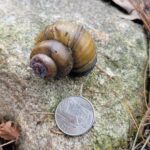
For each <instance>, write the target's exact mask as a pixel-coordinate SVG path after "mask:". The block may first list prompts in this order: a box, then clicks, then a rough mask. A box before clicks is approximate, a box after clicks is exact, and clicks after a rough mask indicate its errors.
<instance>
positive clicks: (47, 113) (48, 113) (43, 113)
mask: <svg viewBox="0 0 150 150" xmlns="http://www.w3.org/2000/svg"><path fill="white" fill-rule="evenodd" d="M29 114H42V115H54V113H51V112H29Z"/></svg>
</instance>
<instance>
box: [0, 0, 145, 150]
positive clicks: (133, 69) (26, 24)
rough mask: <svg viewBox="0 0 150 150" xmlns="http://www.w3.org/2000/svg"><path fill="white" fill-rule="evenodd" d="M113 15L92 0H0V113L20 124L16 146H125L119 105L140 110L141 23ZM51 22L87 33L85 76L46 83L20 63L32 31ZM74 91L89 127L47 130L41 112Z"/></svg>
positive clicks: (24, 149) (124, 115)
mask: <svg viewBox="0 0 150 150" xmlns="http://www.w3.org/2000/svg"><path fill="white" fill-rule="evenodd" d="M118 14H121V12H119V11H118V10H117V9H116V8H114V7H113V6H111V5H109V4H108V3H105V2H103V1H98V0H82V1H81V0H76V1H75V0H63V1H59V0H55V1H53V0H49V1H47V0H42V1H40V0H37V1H34V0H22V1H19V0H7V1H5V2H4V1H3V0H0V22H1V23H0V37H1V38H0V45H1V46H0V87H1V90H0V103H1V106H0V115H1V116H8V117H10V118H12V119H14V120H16V121H17V122H18V123H19V124H20V125H21V128H22V135H21V139H20V144H19V149H21V150H31V149H33V150H34V149H35V150H36V149H40V150H42V149H43V150H44V149H45V150H46V149H52V150H63V149H65V150H70V149H72V150H81V149H82V150H92V149H95V150H98V149H101V150H105V149H113V150H117V149H122V148H123V146H124V145H126V142H127V136H128V130H129V127H130V124H131V122H132V121H130V116H129V113H128V109H127V108H126V106H127V104H128V105H129V106H130V108H131V110H132V112H133V113H134V112H135V111H136V112H137V110H138V111H139V112H141V111H142V103H141V101H142V100H143V96H142V95H141V94H140V93H142V91H143V72H144V66H145V58H146V42H145V39H144V38H145V37H144V33H143V29H142V27H141V26H140V25H138V24H136V23H133V22H130V21H128V20H123V19H121V18H119V17H118ZM59 19H61V20H72V21H76V22H78V23H80V24H83V25H84V26H85V28H86V29H87V30H89V31H90V32H91V34H92V36H93V38H94V40H95V42H96V46H97V54H98V62H97V67H95V69H94V70H93V71H92V72H91V73H90V74H89V75H88V76H85V77H82V78H69V77H66V78H63V79H60V80H53V79H52V80H50V81H46V80H42V79H40V78H38V77H36V76H34V75H33V73H32V71H31V70H30V68H29V67H28V66H29V55H30V51H31V48H32V47H33V45H34V38H35V37H36V35H37V33H38V32H39V31H41V30H42V29H43V28H44V27H45V26H46V25H48V24H51V23H53V22H55V21H57V20H59ZM98 68H102V70H103V71H100V70H99V69H98ZM107 74H108V75H107ZM110 76H111V77H112V78H110ZM82 87H83V90H81V88H82ZM80 94H82V95H83V96H84V97H86V98H87V99H89V100H90V101H91V102H92V104H93V105H94V108H95V116H96V122H95V125H94V127H93V128H92V130H91V131H89V132H88V133H86V134H85V135H83V136H80V137H73V138H72V137H68V136H65V135H63V134H62V135H59V134H55V133H54V132H51V131H52V129H53V128H56V123H55V120H54V115H53V114H50V113H49V112H52V113H54V112H55V108H56V106H57V104H58V103H59V102H60V101H61V100H62V99H63V98H66V97H68V96H72V95H80ZM139 108H140V109H139Z"/></svg>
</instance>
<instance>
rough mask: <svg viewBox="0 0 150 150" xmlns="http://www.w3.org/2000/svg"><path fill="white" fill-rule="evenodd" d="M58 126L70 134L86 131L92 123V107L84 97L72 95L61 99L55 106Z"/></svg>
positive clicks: (76, 134) (77, 134)
mask: <svg viewBox="0 0 150 150" xmlns="http://www.w3.org/2000/svg"><path fill="white" fill-rule="evenodd" d="M55 120H56V124H57V126H58V128H59V129H60V130H61V131H62V132H63V133H65V134H67V135H70V136H79V135H82V134H84V133H86V132H87V131H88V130H89V129H90V128H91V127H92V126H93V124H94V120H95V119H94V108H93V106H92V104H91V103H90V101H88V100H86V99H85V98H84V97H80V96H72V97H68V98H65V99H63V100H62V101H61V102H60V103H59V105H58V106H57V108H56V111H55Z"/></svg>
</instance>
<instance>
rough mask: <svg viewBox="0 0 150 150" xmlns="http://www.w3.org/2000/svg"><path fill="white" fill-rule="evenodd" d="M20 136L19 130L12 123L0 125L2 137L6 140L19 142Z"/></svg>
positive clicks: (0, 135)
mask: <svg viewBox="0 0 150 150" xmlns="http://www.w3.org/2000/svg"><path fill="white" fill-rule="evenodd" d="M19 136H20V133H19V129H18V128H17V126H16V125H15V124H14V123H13V122H12V121H7V122H5V123H1V124H0V137H1V138H3V139H5V140H18V138H19Z"/></svg>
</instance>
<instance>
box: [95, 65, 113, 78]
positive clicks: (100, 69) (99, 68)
mask: <svg viewBox="0 0 150 150" xmlns="http://www.w3.org/2000/svg"><path fill="white" fill-rule="evenodd" d="M96 68H97V69H98V70H99V71H100V72H103V73H104V74H105V75H107V76H108V77H109V78H110V79H113V78H114V77H113V76H111V75H109V74H108V73H107V72H106V71H105V70H104V69H102V68H101V67H99V66H98V65H96Z"/></svg>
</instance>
